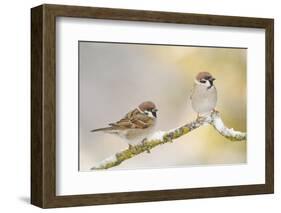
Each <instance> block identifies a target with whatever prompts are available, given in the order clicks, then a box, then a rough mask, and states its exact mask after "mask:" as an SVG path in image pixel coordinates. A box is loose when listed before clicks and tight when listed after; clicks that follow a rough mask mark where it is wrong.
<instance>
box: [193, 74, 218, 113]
mask: <svg viewBox="0 0 281 213" xmlns="http://www.w3.org/2000/svg"><path fill="white" fill-rule="evenodd" d="M214 80H215V78H214V77H213V76H212V75H211V74H210V73H208V72H200V73H198V74H197V76H196V78H195V80H194V85H193V88H192V92H191V96H190V99H191V105H192V108H193V110H194V111H195V112H197V118H199V117H200V116H204V115H206V114H209V113H210V112H212V111H216V110H215V107H216V104H217V89H216V87H215V85H214Z"/></svg>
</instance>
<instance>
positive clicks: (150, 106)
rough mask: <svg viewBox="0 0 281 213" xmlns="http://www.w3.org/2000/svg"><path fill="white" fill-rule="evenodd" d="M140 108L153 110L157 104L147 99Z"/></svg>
mask: <svg viewBox="0 0 281 213" xmlns="http://www.w3.org/2000/svg"><path fill="white" fill-rule="evenodd" d="M139 109H140V110H141V111H146V110H148V111H151V110H152V109H156V105H155V104H154V103H153V102H151V101H145V102H143V103H141V104H140V105H139Z"/></svg>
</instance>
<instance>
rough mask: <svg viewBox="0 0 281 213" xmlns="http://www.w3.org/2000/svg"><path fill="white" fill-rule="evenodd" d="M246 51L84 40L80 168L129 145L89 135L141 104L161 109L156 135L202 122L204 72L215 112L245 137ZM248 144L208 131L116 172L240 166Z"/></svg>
mask: <svg viewBox="0 0 281 213" xmlns="http://www.w3.org/2000/svg"><path fill="white" fill-rule="evenodd" d="M246 53H247V50H246V49H234V48H212V47H191V46H164V45H140V44H118V43H96V42H79V81H80V82H79V83H80V88H79V89H80V91H79V94H80V97H79V98H80V102H79V109H80V112H79V116H80V120H79V122H80V129H79V139H80V140H79V150H80V153H79V158H80V159H79V161H80V165H79V169H80V171H90V168H91V167H92V166H94V165H95V164H96V163H98V162H100V161H102V160H103V159H105V158H106V157H108V156H110V155H113V154H114V153H116V152H118V151H120V150H121V149H124V148H126V147H127V145H126V144H125V143H124V142H123V141H122V140H121V139H120V138H118V137H116V136H114V135H109V134H104V133H91V132H90V130H91V129H95V128H99V127H105V126H107V124H108V123H111V122H114V121H117V120H118V119H120V118H121V117H122V116H124V115H125V114H126V113H127V112H128V111H129V110H131V109H134V108H135V107H136V106H137V105H138V104H139V103H141V102H142V101H146V100H152V101H153V102H154V103H156V105H157V107H158V109H159V112H158V122H157V126H156V130H169V129H172V128H175V127H178V126H180V125H183V124H185V123H187V122H189V121H192V120H194V119H196V113H195V112H194V111H193V110H192V108H191V104H190V99H189V96H190V91H191V88H192V86H193V79H194V77H195V76H196V74H197V73H198V72H200V71H208V72H210V73H211V74H212V75H213V76H215V78H216V81H215V85H216V87H217V90H218V103H217V107H216V109H217V110H218V111H220V113H221V116H222V118H223V120H224V122H225V124H226V125H227V126H229V127H232V128H234V129H236V130H240V131H246V68H247V66H246V62H247V58H246V57H247V56H246ZM246 160H247V143H246V142H245V141H242V142H231V141H229V140H227V139H226V138H224V137H222V136H220V135H219V134H218V133H217V132H216V131H215V130H214V129H213V127H211V126H204V127H201V128H199V129H197V130H194V131H192V132H191V133H190V134H188V135H186V136H183V137H181V138H179V139H177V140H176V141H175V143H171V144H165V145H163V146H158V147H156V148H154V149H153V150H151V153H150V154H148V153H143V154H140V155H138V156H136V157H134V158H132V159H130V160H127V161H125V162H123V163H122V164H121V165H119V166H118V167H114V168H112V169H113V170H114V169H139V168H167V167H184V166H202V165H220V164H224V165H225V164H230V165H231V164H241V163H246Z"/></svg>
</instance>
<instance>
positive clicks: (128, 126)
mask: <svg viewBox="0 0 281 213" xmlns="http://www.w3.org/2000/svg"><path fill="white" fill-rule="evenodd" d="M157 111H158V110H157V108H156V105H155V104H154V103H153V102H151V101H146V102H143V103H141V104H140V105H139V106H138V107H136V108H135V109H134V110H132V111H130V112H128V113H127V114H126V115H125V116H124V117H123V118H122V119H120V120H119V121H117V122H115V123H110V124H108V125H109V126H108V127H104V128H99V129H94V130H91V132H100V131H101V132H104V133H110V134H115V135H117V136H119V137H120V138H122V139H124V140H125V142H127V144H128V145H129V147H131V146H132V145H134V144H138V143H140V142H141V143H142V142H144V140H145V139H146V138H147V137H148V136H149V135H150V134H151V133H152V132H153V129H154V127H155V124H156V118H157Z"/></svg>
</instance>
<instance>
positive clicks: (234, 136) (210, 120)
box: [91, 111, 247, 170]
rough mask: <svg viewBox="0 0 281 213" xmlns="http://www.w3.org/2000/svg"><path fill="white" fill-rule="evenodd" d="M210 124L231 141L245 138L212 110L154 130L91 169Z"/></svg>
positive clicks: (119, 160)
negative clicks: (142, 139) (176, 126)
mask: <svg viewBox="0 0 281 213" xmlns="http://www.w3.org/2000/svg"><path fill="white" fill-rule="evenodd" d="M206 124H210V125H212V126H213V127H214V129H215V130H217V131H218V132H219V133H220V134H221V135H222V136H224V137H225V138H227V139H229V140H231V141H243V140H246V137H247V134H246V133H245V132H239V131H235V130H234V129H233V128H227V127H226V126H225V125H224V123H223V121H222V119H221V117H220V115H219V112H218V111H213V112H212V113H210V114H209V115H207V116H205V117H200V118H198V119H197V120H195V121H192V122H190V123H188V124H185V125H183V126H181V127H179V128H176V129H172V130H169V131H158V132H155V133H154V134H153V135H152V136H151V137H150V138H148V139H145V140H144V141H143V142H142V143H140V144H137V145H133V146H130V147H129V148H127V149H125V150H122V151H120V152H118V153H116V154H114V155H112V156H110V157H108V158H106V159H105V160H103V161H101V162H100V163H98V164H97V165H96V166H94V167H92V168H91V170H99V169H109V168H112V167H115V166H118V165H120V164H121V163H122V162H123V161H125V160H128V159H130V158H133V157H134V156H136V155H139V154H141V153H143V152H148V153H150V150H151V149H153V148H154V147H156V146H159V145H163V144H165V143H169V142H170V143H172V142H174V141H175V139H177V138H179V137H181V136H183V135H186V134H188V133H189V132H191V131H192V130H194V129H197V128H199V127H200V126H203V125H206Z"/></svg>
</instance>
